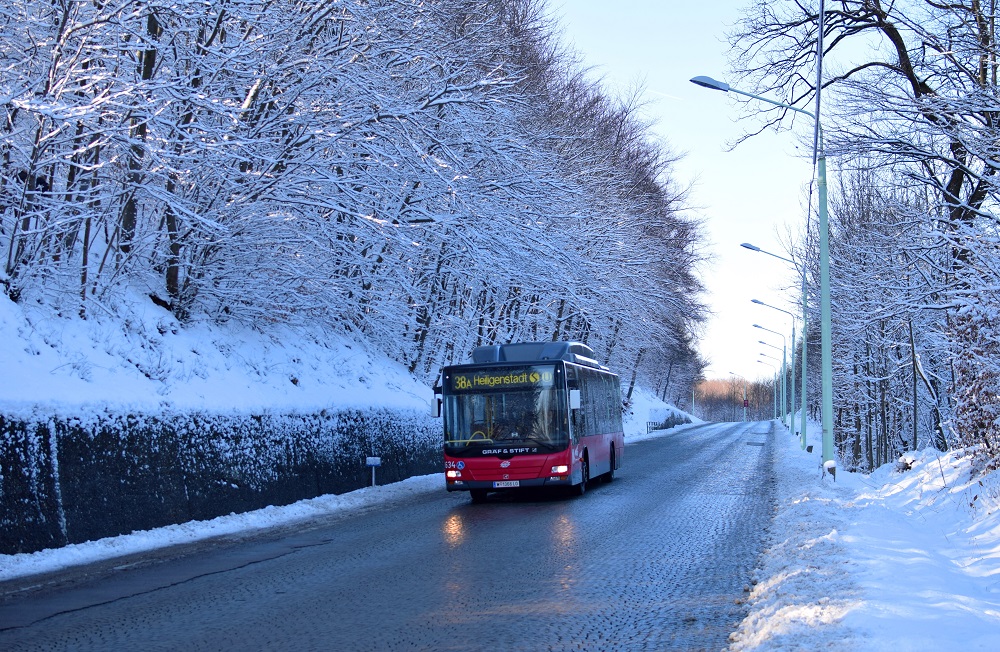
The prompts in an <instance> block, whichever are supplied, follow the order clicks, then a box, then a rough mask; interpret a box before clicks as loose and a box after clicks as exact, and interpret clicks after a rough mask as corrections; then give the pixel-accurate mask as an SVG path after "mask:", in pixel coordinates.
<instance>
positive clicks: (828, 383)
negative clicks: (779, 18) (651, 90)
mask: <svg viewBox="0 0 1000 652" xmlns="http://www.w3.org/2000/svg"><path fill="white" fill-rule="evenodd" d="M691 81H692V82H693V83H695V84H697V85H698V86H703V87H705V88H710V89H712V90H716V91H722V92H724V93H737V94H738V95H745V96H747V97H752V98H753V99H755V100H760V101H761V102H765V103H767V104H771V105H774V106H778V107H781V108H784V109H788V110H789V111H795V112H796V113H802V114H805V115H807V116H809V117H810V118H812V120H813V124H815V125H816V133H817V136H818V138H817V148H816V189H817V194H818V199H817V203H818V204H819V207H818V208H819V210H818V213H819V285H820V292H819V294H820V300H819V303H820V308H819V312H820V328H819V331H820V351H821V358H822V360H821V363H820V370H821V376H822V390H823V392H822V393H823V409H822V412H823V415H822V418H823V466H824V468H827V469H836V461H835V460H834V455H833V346H832V344H831V337H830V331H831V328H830V233H829V231H830V229H829V224H828V220H827V207H826V151H825V150H824V148H823V128H822V127H821V126H820V124H819V120H817V119H816V114H815V113H812V112H811V111H806V110H805V109H801V108H799V107H797V106H792V105H791V104H785V103H784V102H778V101H776V100H772V99H770V98H767V97H761V96H760V95H754V94H753V93H748V92H746V91H741V90H739V89H737V88H733V87H732V86H730V85H729V84H727V83H725V82H720V81H718V80H716V79H712V78H711V77H705V76H698V77H694V78H692V79H691ZM834 473H836V472H835V471H834Z"/></svg>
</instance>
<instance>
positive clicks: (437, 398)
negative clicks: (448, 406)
mask: <svg viewBox="0 0 1000 652" xmlns="http://www.w3.org/2000/svg"><path fill="white" fill-rule="evenodd" d="M431 416H432V417H434V418H435V419H437V418H438V417H440V416H441V388H440V387H435V388H434V398H432V399H431Z"/></svg>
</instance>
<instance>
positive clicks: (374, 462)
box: [365, 457, 382, 487]
mask: <svg viewBox="0 0 1000 652" xmlns="http://www.w3.org/2000/svg"><path fill="white" fill-rule="evenodd" d="M365 464H367V465H368V466H370V467H372V486H373V487H374V486H375V467H376V466H382V458H381V457H366V458H365Z"/></svg>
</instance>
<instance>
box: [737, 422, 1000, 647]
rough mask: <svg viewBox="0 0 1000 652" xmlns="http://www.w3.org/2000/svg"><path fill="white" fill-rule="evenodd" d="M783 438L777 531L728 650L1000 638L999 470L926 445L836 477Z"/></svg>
mask: <svg viewBox="0 0 1000 652" xmlns="http://www.w3.org/2000/svg"><path fill="white" fill-rule="evenodd" d="M819 431H820V427H819V425H818V424H810V427H809V429H808V432H809V436H808V438H807V444H812V445H813V450H814V451H818V450H820V443H821V442H820V440H821V437H820V435H819ZM776 444H777V447H776V458H775V459H776V461H775V466H776V469H775V470H776V472H777V476H778V507H777V511H776V513H775V520H774V525H773V527H772V530H771V533H770V535H771V540H772V543H771V546H770V548H769V549H768V551H767V553H766V554H765V556H764V559H763V560H762V562H761V566H760V569H759V570H758V572H757V583H756V585H755V586H754V587H752V590H751V591H750V592H749V594H748V598H747V602H748V604H749V607H750V614H749V616H748V617H747V618H746V619H745V620H744V621H743V623H742V624H741V625H740V628H739V630H738V631H737V632H736V633H735V634H734V635H733V636H732V637H731V640H732V645H731V649H732V650H813V649H820V648H830V649H839V650H865V651H879V650H892V651H893V652H899V651H903V650H928V651H930V650H935V651H941V650H963V651H964V650H998V649H1000V476H998V474H996V473H994V474H992V475H991V476H987V477H984V478H973V477H972V475H971V469H970V464H969V460H968V459H967V458H964V457H961V456H960V455H957V454H955V453H940V452H938V451H935V450H933V449H928V450H925V451H923V452H921V453H919V454H917V455H914V456H913V458H912V459H913V461H912V468H911V469H910V470H907V471H900V470H898V469H897V466H896V465H895V464H890V465H886V466H884V467H882V468H880V469H878V470H877V471H876V472H875V473H873V474H871V475H862V474H856V473H844V472H843V471H840V472H838V473H837V477H836V480H835V481H834V479H833V478H831V476H830V475H829V474H827V475H825V476H824V474H823V473H822V470H821V468H820V465H819V461H820V460H819V456H818V455H817V454H816V453H812V454H809V453H806V452H804V451H803V450H802V448H801V445H800V443H799V439H798V438H797V437H795V436H793V435H791V434H790V433H789V432H788V430H786V429H784V428H782V429H781V431H780V434H779V435H778V438H777V441H776Z"/></svg>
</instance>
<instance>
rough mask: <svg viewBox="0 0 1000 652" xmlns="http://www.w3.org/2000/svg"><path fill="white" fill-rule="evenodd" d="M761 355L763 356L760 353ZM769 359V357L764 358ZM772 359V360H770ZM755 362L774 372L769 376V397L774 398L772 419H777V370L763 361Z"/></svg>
mask: <svg viewBox="0 0 1000 652" xmlns="http://www.w3.org/2000/svg"><path fill="white" fill-rule="evenodd" d="M761 355H764V354H763V353H761ZM764 357H766V358H770V357H771V356H769V355H768V356H764ZM772 359H773V358H772ZM757 362H759V363H761V364H766V365H767V366H768V367H770V368H771V369H773V370H774V374H773V375H772V376H771V396H772V397H773V398H774V417H773V418H775V419H777V418H778V368H777V367H776V366H774V365H773V364H771V363H770V362H764V361H763V360H758V361H757Z"/></svg>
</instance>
